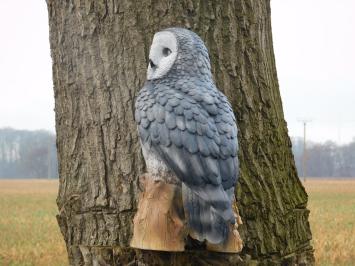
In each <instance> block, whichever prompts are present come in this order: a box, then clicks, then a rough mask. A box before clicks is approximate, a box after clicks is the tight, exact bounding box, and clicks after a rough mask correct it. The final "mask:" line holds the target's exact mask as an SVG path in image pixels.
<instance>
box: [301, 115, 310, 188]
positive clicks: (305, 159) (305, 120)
mask: <svg viewBox="0 0 355 266" xmlns="http://www.w3.org/2000/svg"><path fill="white" fill-rule="evenodd" d="M299 121H300V122H302V124H303V156H302V172H303V173H302V174H303V181H304V182H306V176H307V142H306V130H307V123H309V122H311V120H309V119H308V120H307V119H299Z"/></svg>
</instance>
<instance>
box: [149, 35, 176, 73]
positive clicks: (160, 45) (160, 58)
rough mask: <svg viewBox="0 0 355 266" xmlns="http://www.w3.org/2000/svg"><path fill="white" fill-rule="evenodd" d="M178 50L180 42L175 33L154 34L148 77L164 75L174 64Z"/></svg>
mask: <svg viewBox="0 0 355 266" xmlns="http://www.w3.org/2000/svg"><path fill="white" fill-rule="evenodd" d="M177 52H178V44H177V40H176V37H175V35H174V34H173V33H171V32H168V31H162V32H158V33H156V34H155V35H154V38H153V43H152V46H151V47H150V52H149V65H148V70H147V79H148V80H151V79H158V78H161V77H162V76H164V75H165V74H166V73H168V71H169V70H170V68H171V67H172V66H173V64H174V62H175V59H176V56H177Z"/></svg>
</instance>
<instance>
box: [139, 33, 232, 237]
mask: <svg viewBox="0 0 355 266" xmlns="http://www.w3.org/2000/svg"><path fill="white" fill-rule="evenodd" d="M135 120H136V122H137V124H138V132H139V137H140V141H141V145H142V150H143V156H144V158H145V161H146V164H147V168H148V172H150V173H155V174H156V175H159V174H162V173H168V172H169V171H172V173H173V174H174V175H175V176H176V177H177V178H178V179H179V180H180V181H181V184H182V197H183V203H184V210H185V213H186V214H187V222H188V226H189V228H190V229H192V231H193V232H194V236H195V238H197V239H198V240H200V241H204V240H207V241H208V242H210V243H213V244H220V243H223V242H224V241H225V240H226V239H227V237H228V232H229V224H234V223H235V215H234V212H233V210H232V204H233V201H234V188H235V185H236V181H237V178H238V158H237V150H238V140H237V126H236V120H235V117H234V114H233V111H232V108H231V105H230V104H229V102H228V100H227V98H226V96H224V95H223V94H222V92H220V91H219V90H218V89H217V88H216V86H215V84H214V82H213V79H212V74H211V66H210V59H209V56H208V50H207V48H206V46H205V45H204V43H203V41H202V40H201V38H200V37H199V36H198V35H197V34H195V33H194V32H192V31H189V30H187V29H183V28H168V29H165V30H163V31H160V32H158V33H156V34H155V35H154V38H153V42H152V45H151V48H150V53H149V66H148V70H147V81H146V83H145V84H144V87H143V88H142V89H141V90H140V92H139V95H138V97H137V100H136V105H135Z"/></svg>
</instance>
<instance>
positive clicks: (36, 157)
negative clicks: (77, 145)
mask: <svg viewBox="0 0 355 266" xmlns="http://www.w3.org/2000/svg"><path fill="white" fill-rule="evenodd" d="M57 168H58V167H57V154H56V148H55V135H54V134H53V133H51V132H48V131H44V130H36V131H29V130H16V129H12V128H0V178H57V177H58V172H57Z"/></svg>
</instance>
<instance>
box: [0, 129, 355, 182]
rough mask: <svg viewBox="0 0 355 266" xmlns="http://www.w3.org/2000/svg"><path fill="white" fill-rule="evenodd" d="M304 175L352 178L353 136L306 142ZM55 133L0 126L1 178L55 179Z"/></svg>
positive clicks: (295, 141) (296, 142)
mask: <svg viewBox="0 0 355 266" xmlns="http://www.w3.org/2000/svg"><path fill="white" fill-rule="evenodd" d="M292 151H293V154H294V157H295V162H296V167H297V171H298V174H299V176H303V168H302V167H303V163H302V160H303V140H302V138H292ZM306 158H307V160H306V162H307V163H306V165H307V167H306V175H307V176H310V177H355V139H354V141H353V142H351V143H349V144H347V145H337V144H336V143H334V142H331V141H328V142H325V143H314V142H308V143H307V157H306ZM57 168H58V163H57V153H56V146H55V135H54V134H53V133H51V132H48V131H44V130H36V131H28V130H16V129H11V128H3V129H0V178H58V170H57Z"/></svg>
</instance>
